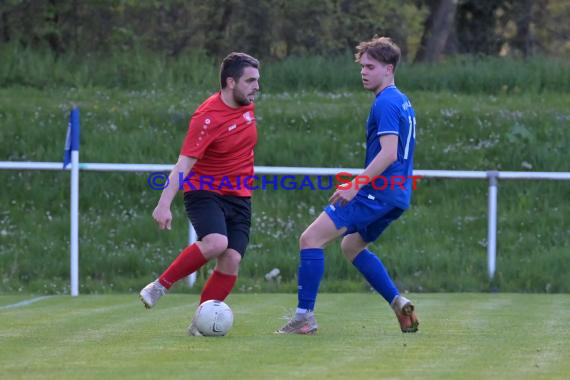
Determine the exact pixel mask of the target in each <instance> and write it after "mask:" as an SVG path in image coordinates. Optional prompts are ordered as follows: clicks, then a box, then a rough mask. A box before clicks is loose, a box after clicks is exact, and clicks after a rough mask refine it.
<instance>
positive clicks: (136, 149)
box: [0, 87, 570, 294]
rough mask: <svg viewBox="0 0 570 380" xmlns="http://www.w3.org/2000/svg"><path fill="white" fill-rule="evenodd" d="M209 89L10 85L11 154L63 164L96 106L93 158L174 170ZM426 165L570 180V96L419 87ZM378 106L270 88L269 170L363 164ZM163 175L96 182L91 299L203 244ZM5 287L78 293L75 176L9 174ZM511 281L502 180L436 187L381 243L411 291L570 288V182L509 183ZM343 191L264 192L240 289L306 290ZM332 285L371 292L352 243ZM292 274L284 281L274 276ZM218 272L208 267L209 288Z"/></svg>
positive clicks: (93, 177)
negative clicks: (311, 256)
mask: <svg viewBox="0 0 570 380" xmlns="http://www.w3.org/2000/svg"><path fill="white" fill-rule="evenodd" d="M207 95H208V93H207V92H200V91H188V92H184V93H182V92H179V91H175V90H153V91H128V90H117V89H114V90H113V89H112V90H108V89H72V88H68V89H46V90H43V91H41V90H37V89H31V88H21V87H12V88H8V89H0V160H14V161H19V160H30V161H61V159H62V154H63V143H64V137H65V130H66V123H67V115H68V112H69V109H70V107H71V105H72V104H77V105H79V107H80V109H81V122H82V132H81V153H80V159H81V161H83V162H130V163H174V162H175V160H176V158H177V154H178V150H179V147H180V144H181V141H182V139H183V137H184V134H185V132H186V129H187V122H188V118H189V117H190V115H191V113H192V112H193V110H194V109H195V107H197V106H198V104H199V103H200V102H201V101H202V100H203V99H204V98H205V97H206V96H207ZM409 95H410V98H411V99H412V101H413V103H414V107H415V108H416V112H417V114H418V131H417V140H418V144H417V149H416V158H415V160H416V165H415V167H416V169H460V170H529V169H528V168H529V167H530V168H531V169H530V170H537V171H568V170H569V167H568V162H567V159H566V156H567V154H566V151H567V147H568V146H570V128H569V126H570V125H569V122H570V114H569V112H568V107H567V104H568V96H567V95H560V94H555V93H547V94H543V95H541V96H536V95H532V94H519V95H509V94H503V95H479V94H475V95H465V94H451V93H446V92H439V93H432V92H410V93H409ZM370 102H371V97H370V95H369V94H366V93H365V92H363V91H358V92H336V93H324V92H307V91H301V92H296V93H269V94H264V95H263V96H262V98H261V99H260V100H259V102H258V105H257V117H258V126H259V144H258V146H257V148H256V164H257V165H269V166H323V167H361V165H362V163H363V160H364V148H363V146H362V142H363V139H364V131H363V128H364V127H363V123H364V120H365V119H366V115H367V113H368V110H369V107H370ZM147 178H148V173H144V174H143V173H139V174H134V173H101V172H82V173H81V179H80V188H81V198H80V246H81V250H80V284H81V288H80V289H81V292H82V293H88V292H97V293H107V292H112V291H134V290H137V289H139V288H140V287H142V286H144V285H145V284H146V283H147V282H148V281H149V280H150V279H152V278H153V277H155V276H157V275H158V274H160V272H162V270H163V269H164V268H165V267H166V266H167V265H168V264H169V263H170V262H171V260H172V259H173V258H174V257H176V255H177V254H178V252H179V251H180V249H182V248H183V246H184V244H185V242H186V240H187V223H186V220H185V216H184V214H183V207H182V204H181V197H179V198H178V199H177V200H176V201H175V203H174V205H173V212H174V217H175V220H174V224H173V230H172V231H169V232H160V231H157V229H156V228H155V226H154V224H153V222H152V219H151V217H150V214H151V212H152V208H153V207H154V205H155V203H156V201H157V199H158V197H159V194H158V193H157V192H156V191H154V190H150V188H149V187H148V183H147ZM0 182H1V183H2V184H4V185H3V189H2V191H1V192H0V202H1V203H2V205H3V208H2V210H0V276H1V278H2V281H1V282H0V291H3V292H18V291H21V292H24V293H30V292H35V293H41V294H54V293H55V294H59V293H67V292H69V287H68V283H69V264H68V263H69V241H68V239H69V173H67V172H33V171H29V172H16V171H12V172H9V171H0ZM499 185H500V187H499V230H498V261H497V270H498V271H497V277H496V280H495V282H494V283H491V284H490V283H489V282H488V280H487V275H486V236H487V230H486V229H487V211H486V210H487V184H486V183H485V182H484V181H472V180H440V179H438V180H435V179H430V180H427V179H426V180H421V181H419V183H418V190H417V191H416V192H415V193H414V195H413V197H414V198H413V205H412V208H411V209H410V211H408V212H406V213H405V214H404V216H403V217H402V218H401V219H400V220H399V221H398V222H397V223H394V224H393V226H391V227H390V228H389V229H388V230H387V231H386V233H385V234H384V235H383V236H382V238H381V239H380V240H379V241H378V242H377V243H375V244H373V245H372V249H373V250H374V251H375V252H377V253H378V254H379V256H380V257H381V258H382V260H383V261H384V262H385V264H386V265H387V266H388V268H389V270H390V272H391V274H392V275H393V276H394V278H395V280H396V282H397V284H398V285H399V286H400V288H401V289H403V290H409V291H428V292H429V291H487V290H490V289H493V288H496V289H499V290H501V291H511V292H513V291H527V292H528V291H531V292H569V291H570V277H569V276H567V273H569V272H570V256H568V252H569V251H570V240H568V238H567V237H568V236H569V234H570V224H569V222H568V218H567V216H568V215H570V204H569V203H568V199H570V183H568V182H562V181H560V182H548V181H515V182H507V181H500V183H499ZM329 195H330V192H328V191H312V190H302V191H284V190H277V191H274V190H267V191H257V192H255V194H254V200H253V202H254V209H253V210H254V212H253V224H252V239H251V244H250V246H249V248H248V252H247V255H246V259H245V260H244V261H243V265H242V269H241V272H240V273H241V274H240V276H241V277H240V278H241V284H242V285H241V286H240V287H239V288H238V289H237V291H239V292H256V291H260V290H264V291H281V292H283V291H294V290H295V284H296V267H297V263H298V248H297V247H298V244H297V241H298V237H299V235H300V233H301V232H302V231H303V229H304V228H305V227H306V226H307V225H308V224H309V223H310V222H311V221H312V219H313V218H314V217H315V216H316V215H317V214H318V213H319V212H320V211H321V209H322V207H323V206H324V205H325V204H326V200H327V199H328V197H329ZM326 257H327V258H326V276H327V279H328V280H332V281H326V282H325V283H324V284H323V290H325V291H362V290H366V287H364V286H363V285H362V282H361V280H360V277H359V275H358V273H357V272H356V271H355V270H354V268H352V266H351V265H350V264H348V263H347V262H346V261H345V260H344V259H343V258H342V256H341V254H340V251H339V249H338V245H337V244H333V245H331V246H330V248H328V249H327V256H326ZM275 267H277V268H280V270H281V274H282V278H281V282H280V284H267V283H266V281H265V280H264V278H263V275H264V274H265V273H267V272H269V271H270V270H271V269H273V268H275ZM206 273H207V272H206V271H205V270H204V271H201V272H200V277H199V285H200V284H202V283H203V281H204V280H205V274H206Z"/></svg>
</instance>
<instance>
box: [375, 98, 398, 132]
mask: <svg viewBox="0 0 570 380" xmlns="http://www.w3.org/2000/svg"><path fill="white" fill-rule="evenodd" d="M374 116H375V117H376V121H377V123H378V132H376V134H377V135H378V136H382V135H397V136H398V135H400V109H399V108H398V106H397V105H396V104H394V103H392V102H386V101H383V102H377V103H376V104H375V105H374Z"/></svg>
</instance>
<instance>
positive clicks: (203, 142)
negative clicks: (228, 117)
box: [180, 114, 219, 159]
mask: <svg viewBox="0 0 570 380" xmlns="http://www.w3.org/2000/svg"><path fill="white" fill-rule="evenodd" d="M218 133H219V128H216V127H215V123H214V119H213V118H212V117H210V116H208V115H206V114H201V115H194V116H192V118H191V119H190V123H189V125H188V132H187V133H186V137H185V138H184V142H183V143H182V148H181V149H180V154H181V155H183V156H188V157H194V158H197V159H200V158H202V157H203V156H204V152H206V149H207V148H208V146H209V145H210V144H211V143H212V142H213V141H214V140H215V139H216V137H217V136H218Z"/></svg>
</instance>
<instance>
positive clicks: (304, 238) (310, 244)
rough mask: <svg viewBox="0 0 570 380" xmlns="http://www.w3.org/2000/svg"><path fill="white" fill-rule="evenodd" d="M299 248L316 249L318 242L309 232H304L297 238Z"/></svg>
mask: <svg viewBox="0 0 570 380" xmlns="http://www.w3.org/2000/svg"><path fill="white" fill-rule="evenodd" d="M299 247H300V248H301V249H305V248H317V247H318V242H317V240H316V239H315V236H314V234H312V233H311V231H310V230H305V231H304V232H303V233H302V234H301V236H300V237H299Z"/></svg>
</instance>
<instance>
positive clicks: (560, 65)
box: [0, 44, 570, 95]
mask: <svg viewBox="0 0 570 380" xmlns="http://www.w3.org/2000/svg"><path fill="white" fill-rule="evenodd" d="M0 56H2V58H3V59H2V60H0V87H11V86H29V87H35V88H39V89H46V88H53V87H62V86H63V87H78V88H86V87H87V88H101V87H104V88H109V89H111V88H121V89H132V90H143V89H144V90H146V89H172V88H176V89H178V90H179V91H185V90H186V89H188V88H190V89H192V90H209V89H211V88H212V87H217V86H218V83H219V81H218V73H219V62H216V60H215V59H213V58H210V57H207V56H204V55H203V54H201V52H198V53H196V52H192V53H189V54H185V55H182V56H179V57H177V58H172V57H165V56H164V55H161V54H156V53H152V52H148V51H144V50H135V51H129V52H112V53H106V54H104V55H97V54H88V55H85V56H75V55H70V54H67V55H62V56H55V55H54V54H53V53H52V52H49V51H42V50H41V49H40V50H33V49H28V48H22V47H21V46H18V45H15V44H7V45H6V44H4V45H0ZM261 63H262V82H261V83H262V87H263V88H264V89H267V90H269V91H272V92H285V91H289V92H291V91H292V92H297V91H304V90H319V91H357V90H360V88H361V85H360V76H359V69H358V65H357V64H356V63H355V62H354V57H353V56H352V54H344V55H336V56H328V57H327V56H290V57H288V58H286V59H283V60H280V61H262V62H261ZM398 76H399V82H400V84H401V85H402V86H403V87H404V88H407V89H408V91H410V90H414V91H451V92H459V93H467V94H473V93H479V94H514V95H521V94H529V93H532V94H541V93H544V92H556V93H568V91H570V67H569V65H568V62H567V60H564V59H562V58H551V57H541V56H537V57H532V58H530V59H527V60H517V59H512V58H500V57H471V56H458V57H455V58H450V59H448V60H446V61H443V62H439V63H437V64H409V63H406V62H403V63H402V64H401V65H400V67H399V69H398Z"/></svg>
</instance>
